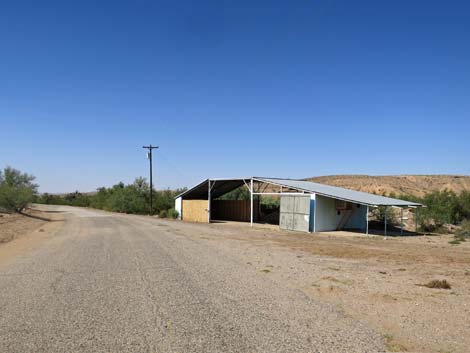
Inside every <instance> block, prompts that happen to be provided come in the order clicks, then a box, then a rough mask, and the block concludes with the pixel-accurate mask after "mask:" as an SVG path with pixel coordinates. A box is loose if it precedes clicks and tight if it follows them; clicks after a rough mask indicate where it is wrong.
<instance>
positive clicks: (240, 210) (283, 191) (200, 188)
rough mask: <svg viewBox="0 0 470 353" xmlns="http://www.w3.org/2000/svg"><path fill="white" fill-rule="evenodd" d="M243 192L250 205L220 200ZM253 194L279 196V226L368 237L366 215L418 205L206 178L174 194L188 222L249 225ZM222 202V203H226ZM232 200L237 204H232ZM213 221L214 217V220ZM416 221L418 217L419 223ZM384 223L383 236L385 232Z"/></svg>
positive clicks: (283, 182)
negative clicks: (362, 233)
mask: <svg viewBox="0 0 470 353" xmlns="http://www.w3.org/2000/svg"><path fill="white" fill-rule="evenodd" d="M240 187H246V188H247V190H248V192H249V200H231V202H227V201H228V200H219V198H220V197H221V196H222V195H225V194H227V193H229V192H230V191H232V190H235V189H237V188H240ZM257 195H277V196H279V197H280V200H281V201H280V214H279V225H280V227H281V228H283V229H288V230H298V231H309V232H319V231H330V230H339V229H350V228H354V229H363V230H364V231H365V233H368V232H369V210H370V208H374V207H380V206H385V207H397V208H400V209H401V215H402V225H403V209H404V208H415V209H416V214H418V209H419V208H420V207H422V206H423V205H422V204H419V203H415V202H410V201H405V200H399V199H394V198H390V197H385V196H379V195H375V194H370V193H366V192H360V191H355V190H350V189H345V188H340V187H336V186H330V185H324V184H319V183H314V182H310V181H304V180H295V179H278V178H266V177H249V178H225V179H206V180H204V181H202V182H201V183H199V184H197V185H195V186H194V187H192V188H190V189H188V190H186V191H185V192H183V193H182V194H180V195H178V196H177V198H176V200H175V208H176V209H177V210H178V211H179V213H180V215H181V218H182V219H183V220H187V221H196V222H211V221H212V220H214V219H226V220H238V221H247V222H250V223H251V224H253V223H254V222H256V220H257V217H258V213H257V210H258V206H257V200H255V198H256V197H257ZM224 201H225V202H224ZM235 201H236V202H235ZM214 216H217V217H214ZM417 219H418V217H416V223H417ZM386 222H387V220H386V219H385V233H386V231H387V223H386Z"/></svg>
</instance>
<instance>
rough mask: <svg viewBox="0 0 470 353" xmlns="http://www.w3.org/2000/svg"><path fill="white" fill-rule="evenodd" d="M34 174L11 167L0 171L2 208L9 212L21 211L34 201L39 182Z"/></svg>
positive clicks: (0, 205)
mask: <svg viewBox="0 0 470 353" xmlns="http://www.w3.org/2000/svg"><path fill="white" fill-rule="evenodd" d="M34 179H35V177H34V176H33V175H30V174H27V173H22V172H20V171H19V170H16V169H14V168H11V167H6V168H5V169H4V170H3V172H2V171H0V208H1V209H3V210H5V211H9V212H21V211H22V210H23V209H24V208H25V207H26V206H27V205H28V204H29V203H31V202H32V201H34V198H35V195H36V193H37V188H38V186H37V184H34V183H33V181H34Z"/></svg>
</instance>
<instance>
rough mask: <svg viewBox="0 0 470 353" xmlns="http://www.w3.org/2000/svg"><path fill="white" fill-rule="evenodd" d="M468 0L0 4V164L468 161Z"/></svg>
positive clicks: (132, 168) (254, 169) (200, 168)
mask: <svg viewBox="0 0 470 353" xmlns="http://www.w3.org/2000/svg"><path fill="white" fill-rule="evenodd" d="M469 38H470V3H469V2H468V1H360V0H358V1H344V0H343V1H334V0H330V1H274V0H270V1H268V0H266V1H253V0H252V1H241V0H238V1H235V0H234V1H223V0H218V1H179V0H172V1H144V0H134V1H109V2H107V1H83V0H82V1H22V0H15V1H2V2H1V3H0V54H1V55H0V167H3V166H5V165H11V166H13V167H15V168H18V169H21V170H23V171H27V172H30V173H33V174H34V175H36V176H37V181H38V183H39V184H40V185H41V188H40V190H41V191H43V192H67V191H74V190H80V191H91V190H94V189H96V188H97V187H99V186H110V185H112V184H114V183H116V182H118V181H121V180H122V181H124V182H131V181H132V180H133V179H134V177H136V176H139V175H143V176H146V175H147V172H148V162H147V160H146V159H145V152H144V150H142V148H141V147H142V145H143V144H149V143H152V144H157V145H159V146H160V147H161V148H160V150H158V151H157V152H156V153H155V175H156V180H155V183H156V184H157V187H158V188H162V187H177V186H190V185H192V184H194V183H195V182H197V181H199V180H200V179H203V178H206V177H209V176H214V177H228V176H245V175H248V176H249V175H262V176H278V177H291V178H297V177H308V176H315V175H326V174H374V175H380V174H415V173H416V174H436V173H439V174H441V173H457V174H470V162H469V160H470V158H469V157H470V142H469V132H470V40H469Z"/></svg>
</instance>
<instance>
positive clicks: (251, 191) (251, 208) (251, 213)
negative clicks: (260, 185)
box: [250, 178, 253, 227]
mask: <svg viewBox="0 0 470 353" xmlns="http://www.w3.org/2000/svg"><path fill="white" fill-rule="evenodd" d="M250 225H251V226H252V227H253V178H251V180H250Z"/></svg>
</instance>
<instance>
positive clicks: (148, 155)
mask: <svg viewBox="0 0 470 353" xmlns="http://www.w3.org/2000/svg"><path fill="white" fill-rule="evenodd" d="M142 148H146V149H148V150H149V152H148V153H147V158H148V159H149V161H150V215H152V214H153V180H152V168H153V167H152V151H153V150H154V149H157V148H158V146H152V145H149V146H142Z"/></svg>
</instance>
